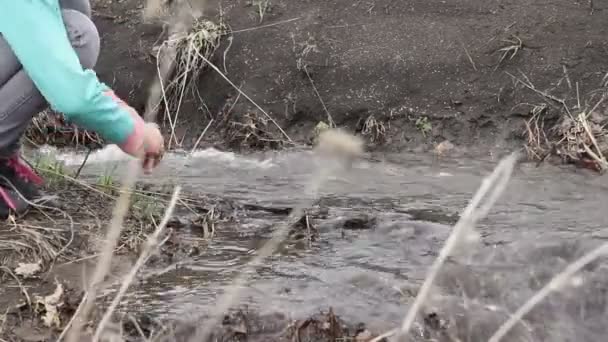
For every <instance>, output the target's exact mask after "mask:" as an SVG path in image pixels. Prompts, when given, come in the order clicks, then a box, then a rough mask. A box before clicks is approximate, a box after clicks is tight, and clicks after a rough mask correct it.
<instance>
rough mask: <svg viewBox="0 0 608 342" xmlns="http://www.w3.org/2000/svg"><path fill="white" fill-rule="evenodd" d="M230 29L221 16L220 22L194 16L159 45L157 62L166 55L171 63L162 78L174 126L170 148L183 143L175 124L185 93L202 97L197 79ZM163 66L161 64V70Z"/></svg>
mask: <svg viewBox="0 0 608 342" xmlns="http://www.w3.org/2000/svg"><path fill="white" fill-rule="evenodd" d="M227 31H228V29H227V26H226V25H225V24H224V23H223V21H222V18H220V22H219V23H218V24H216V23H214V22H212V21H210V20H207V19H202V18H200V17H199V18H193V19H192V23H191V25H189V26H188V28H187V29H186V28H184V29H183V30H177V31H175V32H173V33H171V34H170V35H169V37H168V39H167V40H165V41H164V42H163V43H162V44H161V45H160V46H159V47H158V51H157V56H158V58H157V60H158V62H159V63H161V61H162V59H163V58H165V59H169V60H170V63H171V65H170V72H169V73H168V74H169V75H171V76H170V77H168V78H167V79H166V80H163V82H166V84H163V85H162V88H163V90H162V93H163V96H162V97H163V98H162V102H163V105H164V107H165V120H167V121H168V122H169V125H170V127H171V136H170V138H169V145H168V147H169V148H171V146H172V144H173V143H175V144H176V145H177V146H179V145H180V142H179V141H178V140H177V137H176V136H175V127H176V124H177V120H178V116H179V112H180V109H181V105H182V103H183V100H184V97H185V95H186V93H190V94H192V97H193V98H200V95H198V88H197V84H196V81H197V80H198V78H199V76H200V75H201V73H202V71H203V70H204V69H205V67H206V66H207V65H208V64H207V60H209V59H211V58H212V57H213V55H214V53H215V51H216V50H217V49H218V48H219V46H220V42H221V38H222V37H223V36H224V35H226V33H227ZM160 69H161V67H160V65H159V71H160ZM172 113H173V114H172Z"/></svg>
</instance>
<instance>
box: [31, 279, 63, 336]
mask: <svg viewBox="0 0 608 342" xmlns="http://www.w3.org/2000/svg"><path fill="white" fill-rule="evenodd" d="M62 297H63V285H61V284H60V283H57V288H56V289H55V292H53V294H51V295H48V296H46V297H40V296H36V307H37V308H38V307H39V306H42V307H43V308H44V312H45V314H44V317H42V321H43V322H44V325H46V326H47V327H52V326H53V325H54V326H55V327H57V328H61V318H60V317H59V308H60V307H61V306H63V304H64V303H63V300H62V299H63V298H62Z"/></svg>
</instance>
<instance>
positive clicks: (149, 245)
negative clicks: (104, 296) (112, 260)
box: [93, 185, 181, 342]
mask: <svg viewBox="0 0 608 342" xmlns="http://www.w3.org/2000/svg"><path fill="white" fill-rule="evenodd" d="M180 191H181V186H179V185H178V186H176V187H175V190H174V192H173V196H172V197H171V202H170V203H169V207H168V208H167V210H166V211H165V215H164V217H163V219H162V221H161V223H160V224H159V225H158V226H157V227H156V230H155V231H154V233H152V235H150V236H149V237H148V240H147V241H146V243H145V245H144V248H143V250H142V252H141V254H140V255H139V258H138V259H137V262H135V265H133V267H132V268H131V270H130V271H129V273H128V274H127V276H126V277H125V279H124V281H123V282H122V284H121V286H120V289H119V290H118V293H117V294H116V296H115V297H114V300H112V303H111V304H110V307H108V309H107V310H106V312H105V314H104V315H103V317H102V319H101V321H100V323H99V325H98V327H97V330H96V331H95V335H94V336H93V341H94V342H96V341H98V340H99V338H100V336H101V333H102V332H103V329H104V328H105V326H106V324H107V323H108V322H109V321H110V318H111V316H112V313H113V312H114V310H116V307H117V306H118V304H119V303H120V300H121V299H122V297H123V296H124V295H125V293H126V292H127V289H128V288H129V286H130V285H131V283H132V282H133V280H134V279H135V275H136V274H137V272H138V271H139V269H140V268H141V267H142V266H143V264H144V263H145V262H146V261H147V260H148V257H149V256H150V254H151V253H152V251H153V250H154V249H155V248H156V247H157V246H158V240H159V236H160V234H161V233H162V231H163V229H164V228H165V226H166V225H167V223H168V222H169V219H170V218H171V215H172V214H173V210H174V208H175V205H176V203H177V200H178V198H179V193H180Z"/></svg>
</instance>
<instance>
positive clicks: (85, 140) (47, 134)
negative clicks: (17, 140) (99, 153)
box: [25, 110, 103, 148]
mask: <svg viewBox="0 0 608 342" xmlns="http://www.w3.org/2000/svg"><path fill="white" fill-rule="evenodd" d="M25 137H26V138H27V139H28V141H29V142H31V143H33V144H34V145H37V146H40V145H52V146H57V147H64V146H70V147H74V146H75V147H89V148H99V147H101V146H102V145H103V140H102V139H101V137H99V135H98V134H97V133H95V132H90V131H87V130H84V129H81V128H78V127H77V126H75V125H72V124H70V123H68V122H67V121H66V120H65V118H64V116H63V115H61V114H57V113H52V112H51V111H49V110H47V111H44V112H42V113H40V114H39V115H38V116H36V117H34V119H33V120H32V123H31V124H30V125H29V126H28V128H27V130H26V133H25Z"/></svg>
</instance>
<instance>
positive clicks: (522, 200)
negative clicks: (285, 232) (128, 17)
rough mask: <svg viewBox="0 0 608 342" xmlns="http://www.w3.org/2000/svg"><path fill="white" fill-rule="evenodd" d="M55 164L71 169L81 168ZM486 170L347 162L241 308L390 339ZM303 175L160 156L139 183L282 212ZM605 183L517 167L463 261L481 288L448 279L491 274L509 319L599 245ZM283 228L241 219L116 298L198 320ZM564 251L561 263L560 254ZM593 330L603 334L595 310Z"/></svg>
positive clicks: (292, 155)
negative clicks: (348, 222) (301, 239)
mask: <svg viewBox="0 0 608 342" xmlns="http://www.w3.org/2000/svg"><path fill="white" fill-rule="evenodd" d="M63 157H64V158H65V159H66V160H67V161H68V162H71V163H73V164H77V163H78V161H79V160H78V159H79V158H81V157H82V156H74V155H63ZM106 158H109V157H108V156H105V155H96V156H95V155H94V156H92V157H91V162H90V163H89V164H88V165H87V166H86V167H85V169H84V170H83V172H84V174H85V176H90V177H96V175H97V174H98V173H99V172H103V170H107V169H108V168H111V165H112V163H110V162H108V161H107V159H106ZM496 163H497V160H496V159H492V158H487V159H479V158H477V159H472V158H452V159H451V158H444V159H442V160H440V161H437V160H435V159H434V158H432V157H429V156H423V155H405V154H400V155H382V156H374V157H373V158H368V159H367V160H364V161H361V162H358V163H356V164H355V165H354V166H353V169H352V170H351V171H350V172H348V173H343V174H340V175H336V176H335V177H333V178H332V179H330V180H329V181H328V182H327V183H326V185H324V186H323V187H322V192H321V194H320V199H321V202H320V205H321V206H322V207H324V208H327V209H328V210H329V215H328V217H327V219H323V220H318V221H317V222H315V224H316V226H317V228H318V229H319V237H318V239H317V240H316V241H315V242H313V243H312V244H311V245H310V246H309V245H307V244H305V243H304V244H295V245H290V246H288V247H286V248H283V249H281V251H280V252H277V253H276V254H275V255H274V257H273V258H272V259H271V260H268V261H267V263H266V265H265V267H263V268H262V269H261V270H259V271H258V272H257V273H255V274H254V275H253V276H252V280H251V282H250V283H249V285H248V287H247V289H246V294H245V296H244V298H245V300H244V303H245V304H247V305H248V306H249V307H250V308H254V309H256V310H260V311H262V312H277V311H278V312H282V313H286V314H288V315H292V316H293V317H294V318H297V317H302V316H305V315H308V314H311V313H314V312H317V311H318V310H320V309H326V308H327V307H329V306H331V307H333V308H334V309H335V310H336V311H337V312H338V313H339V314H340V315H341V316H343V317H345V318H347V319H350V320H353V321H356V322H357V321H361V322H366V323H367V324H368V326H371V327H372V328H374V329H384V328H387V327H390V326H391V325H393V324H395V323H397V322H398V321H399V320H400V319H401V318H402V317H403V315H404V312H405V309H406V308H407V303H408V302H409V301H410V300H411V299H412V297H411V294H412V292H411V291H412V290H414V291H415V288H416V285H418V284H420V282H421V280H422V279H423V278H424V275H425V272H426V270H427V267H428V266H429V264H430V263H431V262H432V260H433V259H434V257H435V256H436V254H437V252H438V250H439V249H440V248H441V246H442V244H443V242H444V240H445V239H446V238H447V236H448V234H449V232H450V227H451V225H452V224H453V223H454V221H455V220H456V219H457V217H456V216H457V215H458V213H459V212H460V211H461V210H462V209H463V208H464V207H465V206H466V204H467V202H468V201H469V199H470V198H471V196H472V194H473V193H474V192H475V191H476V189H477V188H478V186H479V185H480V182H481V178H482V177H483V176H484V175H487V174H489V173H490V172H491V170H492V169H493V168H494V166H495V165H496ZM315 165H316V164H315V162H314V160H313V157H312V155H311V153H310V152H308V151H292V152H282V153H273V154H263V155H249V156H238V155H235V154H231V153H224V152H219V151H216V150H204V151H200V152H197V154H196V155H195V156H194V157H193V158H192V159H189V160H187V161H186V160H184V157H183V156H179V155H170V156H168V157H167V159H166V161H165V163H164V164H163V166H162V167H161V168H160V169H159V170H158V171H157V173H156V174H155V175H154V176H152V177H147V178H145V179H146V180H147V181H159V180H165V181H166V180H176V179H177V180H178V181H179V182H180V183H181V184H183V185H184V187H185V189H186V190H188V191H197V192H202V193H207V194H214V195H221V196H225V197H229V198H232V199H235V200H238V201H242V202H244V203H257V204H263V205H267V206H279V207H282V206H293V205H295V204H296V203H297V202H298V200H300V199H302V198H303V196H304V191H303V190H304V188H305V186H306V184H307V182H309V181H310V178H311V175H312V172H313V171H314V168H315ZM119 170H120V168H119ZM605 179H606V178H605V177H601V176H597V175H595V174H592V173H588V172H586V171H580V170H578V171H577V170H573V169H570V168H567V169H565V168H558V167H554V166H549V165H542V166H540V167H538V168H536V167H534V165H521V166H520V167H518V168H517V169H516V171H515V173H514V176H513V179H512V180H511V182H510V185H509V188H508V189H507V191H506V193H505V194H504V195H503V197H502V198H501V200H500V201H499V203H498V204H497V205H496V206H495V207H494V208H493V210H492V212H491V213H490V215H489V216H488V218H487V219H486V220H484V221H483V222H481V223H480V231H481V233H482V237H483V238H482V242H481V243H480V244H479V246H477V247H476V249H475V252H473V253H472V254H471V255H473V254H474V255H475V258H474V259H468V262H469V265H470V266H471V265H472V267H473V269H474V270H478V271H480V275H479V276H476V275H474V274H468V273H467V272H468V271H467V272H459V273H458V274H459V275H458V276H454V279H457V280H458V279H460V280H462V281H464V282H469V281H471V279H482V277H483V275H482V274H483V273H484V272H486V271H487V270H495V271H496V272H497V273H493V274H498V273H500V272H502V273H500V274H503V275H506V276H505V277H504V278H503V280H502V281H499V282H498V287H499V291H498V292H497V294H494V295H492V296H489V297H488V296H486V295H484V298H489V299H488V303H489V304H492V305H499V306H504V307H507V308H508V310H511V311H512V310H515V309H516V308H517V306H518V305H520V304H521V303H522V302H523V301H524V300H525V299H526V298H528V297H529V295H531V293H532V291H533V290H534V289H537V288H538V287H539V286H541V285H542V284H543V281H546V279H549V278H547V277H549V276H551V275H552V274H555V273H556V272H557V271H559V270H560V269H561V268H562V267H563V266H564V265H565V263H567V261H569V260H573V258H574V257H575V256H576V255H579V254H580V253H581V252H584V251H585V250H588V249H589V246H591V245H593V244H594V243H597V242H599V241H602V240H604V239H606V238H608V229H607V227H608V225H607V224H608V219H607V218H606V203H608V186H607V185H605V184H606V182H605ZM362 213H365V214H368V215H370V216H373V217H375V218H376V219H377V221H376V224H375V225H374V229H367V230H343V229H342V228H341V226H342V225H341V223H342V222H343V221H344V220H345V219H348V218H352V217H357V216H358V215H360V214H362ZM283 218H284V217H282V216H272V215H270V214H268V215H261V216H260V215H257V216H256V215H252V216H251V217H243V218H240V222H239V224H231V225H224V226H219V227H218V229H217V232H216V235H215V238H214V239H213V240H212V241H211V242H210V243H208V244H201V255H200V256H196V257H192V258H187V259H185V260H180V261H179V262H178V263H177V264H175V265H171V267H169V268H168V269H163V270H155V269H148V270H146V275H147V279H146V280H145V281H144V282H143V283H142V284H140V285H138V286H135V287H134V288H133V291H132V292H131V293H130V294H129V295H128V296H127V300H128V305H129V310H130V311H133V310H135V311H138V310H140V311H142V312H146V313H155V314H157V315H158V316H161V317H177V318H185V317H188V316H193V315H201V314H204V313H205V312H207V311H208V310H210V309H212V308H213V304H214V301H215V299H216V298H217V295H218V294H219V293H221V288H222V287H223V286H225V285H226V284H228V283H229V282H230V279H231V278H232V277H234V275H235V274H236V273H237V272H240V271H241V270H242V267H243V265H244V264H245V263H246V262H247V261H248V260H249V259H250V258H251V256H252V255H253V254H254V253H255V250H256V249H257V248H259V247H260V245H261V244H262V243H263V241H265V240H266V239H267V238H268V237H269V236H270V232H271V230H272V228H273V225H275V226H276V224H277V223H279V222H280V221H281V220H282V219H283ZM579 241H580V242H581V243H580V244H578V242H579ZM574 242H576V243H577V244H576V246H575V249H576V251H574V252H573V251H572V248H570V247H567V246H566V247H565V246H564V244H568V243H574ZM556 260H557V261H560V262H557V261H556ZM486 273H487V272H486ZM459 277H462V278H459ZM492 277H494V278H492V280H493V281H496V277H495V276H492ZM448 278H449V276H448ZM490 278H491V277H490ZM490 278H487V279H485V280H486V281H483V279H482V281H481V285H479V286H478V287H476V288H474V289H473V290H471V291H472V292H473V293H472V294H471V293H469V294H467V295H468V296H469V297H476V296H480V297H481V296H482V293H486V292H488V291H485V290H486V289H484V287H489V286H490V285H489V283H490ZM532 280H534V281H537V283H534V284H532V283H533V282H532ZM446 283H448V285H446V286H447V289H446V290H445V293H446V294H448V295H449V294H454V297H455V298H462V296H463V294H462V293H460V292H458V291H455V290H454V286H452V287H451V288H450V285H449V279H448V281H447V282H446ZM484 284H485V285H484ZM461 285H462V284H461ZM466 287H467V286H466V285H463V286H462V288H466ZM463 291H464V292H467V291H466V290H463ZM484 291H485V292H484ZM488 293H489V292H488ZM486 294H487V293H486ZM443 298H447V297H443ZM564 310H566V309H564ZM596 318H597V319H600V321H601V320H604V321H605V319H606V316H605V311H602V316H596ZM581 319H582V320H583V321H585V318H584V317H583V318H581ZM587 321H588V319H587ZM587 321H585V322H587ZM569 322H572V320H571V319H569ZM572 324H574V323H572ZM581 324H583V323H581ZM573 331H575V330H573ZM576 336H579V337H580V334H578V333H577V335H576ZM554 340H555V339H554ZM579 340H583V339H579ZM591 340H593V339H591Z"/></svg>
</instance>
